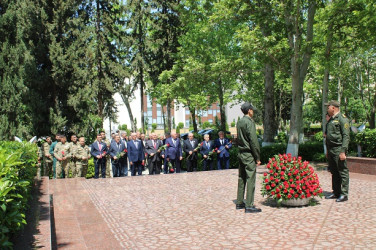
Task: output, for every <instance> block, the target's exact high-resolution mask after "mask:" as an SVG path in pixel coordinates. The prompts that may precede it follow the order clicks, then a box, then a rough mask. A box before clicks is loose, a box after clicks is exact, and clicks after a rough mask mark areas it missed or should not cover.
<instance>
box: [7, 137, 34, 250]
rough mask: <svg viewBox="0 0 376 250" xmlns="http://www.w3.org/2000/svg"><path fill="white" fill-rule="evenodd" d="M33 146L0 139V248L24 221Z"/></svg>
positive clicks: (31, 169)
mask: <svg viewBox="0 0 376 250" xmlns="http://www.w3.org/2000/svg"><path fill="white" fill-rule="evenodd" d="M37 161H38V156H37V146H36V145H35V144H30V143H19V142H4V141H2V142H0V248H1V249H5V248H11V247H12V243H11V242H9V237H10V236H11V235H12V234H14V233H15V232H17V231H18V230H20V229H21V228H22V227H23V225H24V224H26V221H25V212H26V209H27V205H28V204H27V202H28V199H29V198H30V193H31V188H32V184H33V179H34V177H35V175H36V173H37V167H36V163H37Z"/></svg>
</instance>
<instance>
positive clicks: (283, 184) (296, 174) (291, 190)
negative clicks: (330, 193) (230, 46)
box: [261, 154, 322, 206]
mask: <svg viewBox="0 0 376 250" xmlns="http://www.w3.org/2000/svg"><path fill="white" fill-rule="evenodd" d="M266 167H267V169H268V172H266V173H264V176H263V182H262V189H261V193H262V195H263V196H268V197H270V198H272V199H274V200H276V201H277V203H278V205H280V204H281V203H282V204H285V205H291V206H294V203H295V204H296V205H295V206H301V205H307V204H308V203H309V201H310V200H311V199H312V198H313V197H315V196H319V197H322V188H321V186H320V182H319V178H318V176H317V174H316V173H315V172H314V169H313V167H312V166H310V165H309V162H308V161H304V162H303V161H302V158H301V157H297V158H296V157H291V154H287V155H286V154H284V155H281V154H280V155H275V156H274V157H273V158H271V159H269V162H268V164H267V165H266ZM303 200H304V202H302V201H303Z"/></svg>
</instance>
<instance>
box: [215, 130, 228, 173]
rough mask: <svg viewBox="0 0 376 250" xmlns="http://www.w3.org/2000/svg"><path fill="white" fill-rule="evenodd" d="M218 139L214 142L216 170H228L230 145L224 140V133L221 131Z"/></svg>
mask: <svg viewBox="0 0 376 250" xmlns="http://www.w3.org/2000/svg"><path fill="white" fill-rule="evenodd" d="M218 136H219V138H218V139H216V140H215V141H214V146H215V148H217V149H218V150H217V153H218V155H217V167H218V170H221V169H222V164H223V169H229V168H230V152H229V149H230V148H231V146H232V144H231V141H229V140H228V139H227V138H225V133H224V132H223V131H219V133H218Z"/></svg>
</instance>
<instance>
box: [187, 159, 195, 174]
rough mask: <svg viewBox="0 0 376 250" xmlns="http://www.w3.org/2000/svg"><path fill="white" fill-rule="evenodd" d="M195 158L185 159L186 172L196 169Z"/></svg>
mask: <svg viewBox="0 0 376 250" xmlns="http://www.w3.org/2000/svg"><path fill="white" fill-rule="evenodd" d="M196 168H197V160H196V159H189V158H188V159H187V172H192V171H196Z"/></svg>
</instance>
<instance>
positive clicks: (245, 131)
mask: <svg viewBox="0 0 376 250" xmlns="http://www.w3.org/2000/svg"><path fill="white" fill-rule="evenodd" d="M241 110H242V112H243V114H244V116H243V118H241V119H240V120H239V121H238V123H237V125H236V128H237V131H238V144H239V153H238V158H239V179H238V195H237V200H236V209H242V208H244V207H245V212H246V213H257V212H261V209H260V208H256V207H255V206H254V196H255V184H256V167H257V166H259V165H260V164H261V162H260V145H259V142H258V140H257V135H256V126H255V122H254V121H253V119H252V117H253V110H254V107H253V106H252V105H251V104H250V103H248V102H246V103H244V104H243V105H242V106H241ZM245 186H247V196H246V203H245V204H244V193H245Z"/></svg>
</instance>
